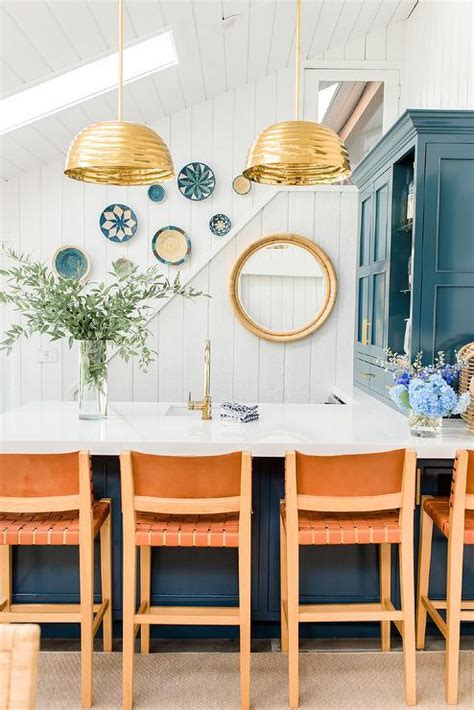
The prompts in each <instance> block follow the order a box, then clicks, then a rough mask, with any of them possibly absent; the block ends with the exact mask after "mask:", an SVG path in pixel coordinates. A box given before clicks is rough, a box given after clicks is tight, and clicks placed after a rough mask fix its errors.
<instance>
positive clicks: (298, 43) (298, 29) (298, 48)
mask: <svg viewBox="0 0 474 710" xmlns="http://www.w3.org/2000/svg"><path fill="white" fill-rule="evenodd" d="M120 1H121V2H122V0H120ZM300 54H301V0H296V61H295V64H296V77H295V79H296V80H295V86H296V90H295V94H296V96H295V119H296V121H299V119H300V74H301V71H300V63H301V56H300Z"/></svg>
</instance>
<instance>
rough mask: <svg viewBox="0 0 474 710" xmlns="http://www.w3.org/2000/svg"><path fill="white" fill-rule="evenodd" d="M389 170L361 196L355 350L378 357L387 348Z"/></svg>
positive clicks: (389, 222)
mask: <svg viewBox="0 0 474 710" xmlns="http://www.w3.org/2000/svg"><path fill="white" fill-rule="evenodd" d="M391 191H392V178H391V170H387V171H386V172H385V173H384V174H383V175H381V176H380V177H379V178H378V180H376V181H375V183H374V185H373V186H372V187H371V188H370V189H368V190H366V191H365V192H363V193H362V194H361V203H360V223H359V263H358V269H357V316H356V319H357V328H356V341H357V342H356V350H357V351H358V352H359V353H362V354H366V355H372V356H375V357H382V356H383V350H384V348H385V347H386V346H387V323H388V283H387V281H388V263H389V252H390V230H391Z"/></svg>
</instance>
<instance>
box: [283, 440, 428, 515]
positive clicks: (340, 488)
mask: <svg viewBox="0 0 474 710" xmlns="http://www.w3.org/2000/svg"><path fill="white" fill-rule="evenodd" d="M415 476H416V453H415V452H414V451H411V450H405V449H398V450H395V451H386V452H380V453H374V454H372V453H371V454H353V455H342V456H308V455H305V454H301V453H299V452H295V451H293V452H288V453H287V455H286V486H287V496H288V494H289V493H291V489H293V491H294V494H295V495H296V497H297V500H296V502H297V508H298V509H299V510H315V511H321V512H322V511H328V512H329V511H334V512H337V511H339V512H342V511H348V512H349V511H353V512H356V511H365V512H368V511H373V510H393V509H400V508H402V506H403V503H404V497H405V496H407V498H408V499H409V498H410V497H411V492H412V490H413V496H414V487H415Z"/></svg>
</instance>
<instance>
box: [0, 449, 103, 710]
mask: <svg viewBox="0 0 474 710" xmlns="http://www.w3.org/2000/svg"><path fill="white" fill-rule="evenodd" d="M0 511H1V512H0V565H1V575H2V595H3V597H2V601H1V604H0V609H1V611H0V623H10V622H39V623H41V622H43V623H51V622H53V623H54V622H57V623H68V622H69V623H71V622H77V623H79V624H80V625H81V703H82V706H83V707H91V705H92V649H93V640H94V636H95V634H96V633H97V630H98V628H99V627H100V625H101V624H102V625H103V634H104V651H111V650H112V570H111V525H110V500H109V499H103V500H100V501H94V500H93V497H92V477H91V462H90V456H89V453H88V452H86V451H80V452H75V453H70V454H0ZM99 533H100V559H101V587H102V590H101V591H102V603H101V604H94V539H95V537H96V536H97V535H98V534H99ZM13 545H78V546H79V570H80V604H12V601H11V596H12V590H11V580H12V572H11V548H12V546H13Z"/></svg>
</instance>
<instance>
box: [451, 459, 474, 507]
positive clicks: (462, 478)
mask: <svg viewBox="0 0 474 710" xmlns="http://www.w3.org/2000/svg"><path fill="white" fill-rule="evenodd" d="M449 502H450V506H451V508H454V507H455V508H459V509H460V510H461V511H464V510H474V449H470V450H467V449H460V450H459V451H457V452H456V459H455V461H454V468H453V478H452V482H451V496H450V501H449Z"/></svg>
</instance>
